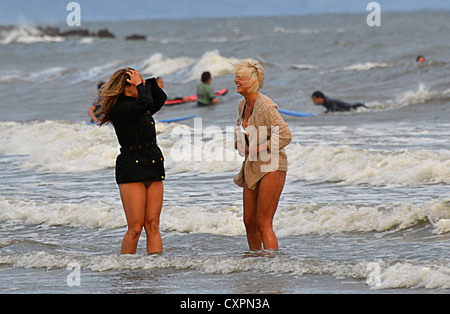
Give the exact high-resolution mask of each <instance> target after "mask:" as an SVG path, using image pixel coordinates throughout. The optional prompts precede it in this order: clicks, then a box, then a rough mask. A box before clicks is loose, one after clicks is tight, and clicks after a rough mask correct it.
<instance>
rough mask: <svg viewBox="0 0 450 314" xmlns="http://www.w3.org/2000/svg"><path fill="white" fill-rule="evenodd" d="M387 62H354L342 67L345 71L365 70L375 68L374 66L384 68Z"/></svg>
mask: <svg viewBox="0 0 450 314" xmlns="http://www.w3.org/2000/svg"><path fill="white" fill-rule="evenodd" d="M388 66H389V64H387V63H386V62H365V63H355V64H352V65H349V66H347V67H344V70H346V71H366V70H370V69H376V68H385V67H388Z"/></svg>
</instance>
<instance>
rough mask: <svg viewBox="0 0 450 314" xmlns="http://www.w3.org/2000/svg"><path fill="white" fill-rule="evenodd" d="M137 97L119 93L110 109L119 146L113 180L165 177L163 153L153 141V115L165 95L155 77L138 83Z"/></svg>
mask: <svg viewBox="0 0 450 314" xmlns="http://www.w3.org/2000/svg"><path fill="white" fill-rule="evenodd" d="M137 90H138V98H134V97H128V96H120V97H119V99H118V100H117V103H116V105H115V106H114V108H113V109H112V111H111V123H112V124H113V126H114V130H115V131H116V135H117V140H118V141H119V144H120V146H121V148H120V154H119V156H117V159H116V182H117V184H121V183H131V182H144V181H161V180H164V179H165V172H164V156H163V154H162V152H161V150H160V149H159V147H158V146H157V143H156V129H155V120H154V119H153V117H152V116H153V115H154V114H155V113H156V112H158V111H159V110H160V109H161V107H162V106H163V105H164V103H165V101H166V99H167V95H166V93H164V91H163V90H162V89H161V88H159V86H158V84H157V83H156V80H155V78H151V79H148V80H146V81H145V85H144V84H139V85H138V86H137Z"/></svg>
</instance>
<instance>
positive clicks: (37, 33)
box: [0, 25, 65, 45]
mask: <svg viewBox="0 0 450 314" xmlns="http://www.w3.org/2000/svg"><path fill="white" fill-rule="evenodd" d="M64 40H65V39H64V37H62V36H58V35H56V36H51V35H48V34H46V33H45V32H43V31H42V29H39V28H37V27H33V26H26V25H22V26H15V27H6V28H5V27H1V28H0V44H1V45H7V44H10V43H14V42H15V43H22V44H31V43H37V42H61V41H64Z"/></svg>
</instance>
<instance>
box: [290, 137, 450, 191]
mask: <svg viewBox="0 0 450 314" xmlns="http://www.w3.org/2000/svg"><path fill="white" fill-rule="evenodd" d="M286 152H287V154H288V160H289V170H288V171H289V176H291V177H294V178H295V179H297V180H307V181H319V182H323V181H329V182H342V183H345V184H368V185H387V186H415V185H422V184H439V183H450V152H449V151H448V150H437V151H430V150H426V149H417V150H412V149H406V150H399V151H395V150H394V151H392V150H391V151H382V150H380V151H375V150H370V149H361V148H354V147H351V146H347V145H342V146H329V145H325V144H324V145H321V144H319V145H310V146H302V145H299V144H291V145H289V146H287V147H286Z"/></svg>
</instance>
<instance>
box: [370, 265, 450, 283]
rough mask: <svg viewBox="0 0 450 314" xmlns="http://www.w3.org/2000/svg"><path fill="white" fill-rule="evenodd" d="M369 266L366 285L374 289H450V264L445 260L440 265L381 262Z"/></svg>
mask: <svg viewBox="0 0 450 314" xmlns="http://www.w3.org/2000/svg"><path fill="white" fill-rule="evenodd" d="M436 264H437V265H436ZM367 265H368V266H366V268H367V269H368V270H369V272H368V274H367V279H366V283H367V284H368V285H369V286H370V287H371V288H374V289H400V288H425V289H449V288H450V263H449V262H448V261H445V260H442V261H441V262H438V263H429V262H428V263H427V262H422V263H418V262H408V261H406V262H396V263H393V264H388V263H386V262H385V261H383V260H380V261H377V262H372V263H368V264H367Z"/></svg>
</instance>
